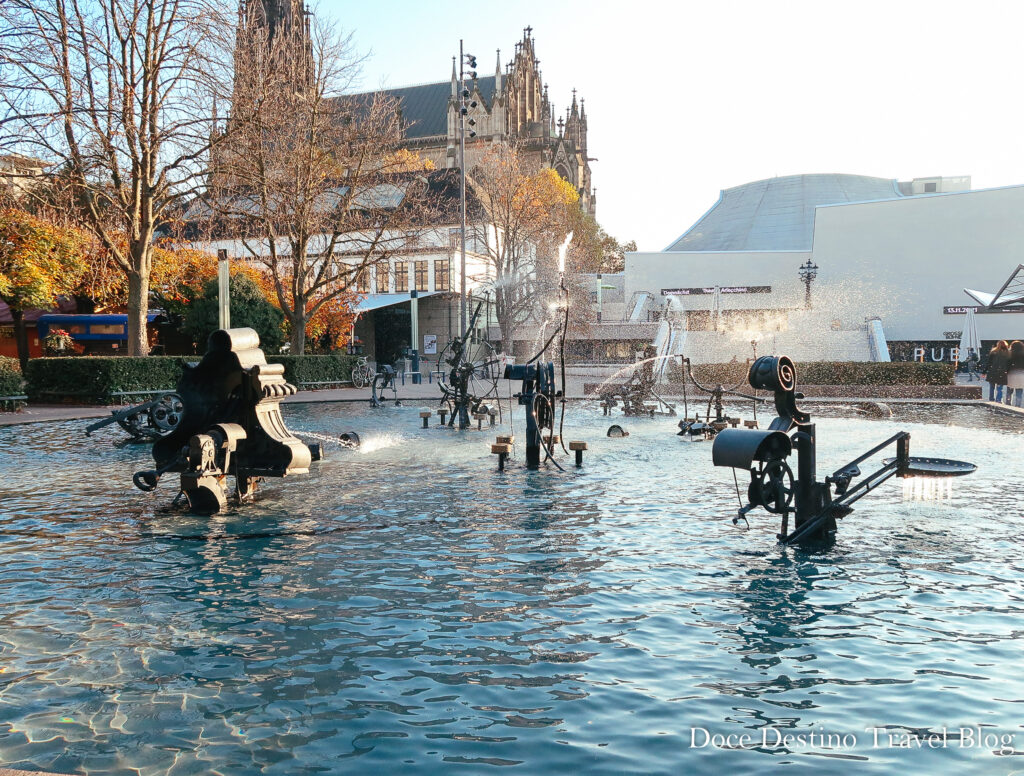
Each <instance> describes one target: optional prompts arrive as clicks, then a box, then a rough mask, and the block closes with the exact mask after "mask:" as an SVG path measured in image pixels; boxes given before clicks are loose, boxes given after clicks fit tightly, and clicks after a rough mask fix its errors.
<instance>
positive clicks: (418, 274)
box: [413, 261, 430, 291]
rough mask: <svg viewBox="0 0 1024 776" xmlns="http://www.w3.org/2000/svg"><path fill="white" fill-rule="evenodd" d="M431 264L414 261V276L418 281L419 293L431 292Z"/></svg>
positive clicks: (417, 288)
mask: <svg viewBox="0 0 1024 776" xmlns="http://www.w3.org/2000/svg"><path fill="white" fill-rule="evenodd" d="M429 274H430V262H427V261H414V262H413V275H414V280H415V281H416V290H417V291H429V290H430V278H429V277H428V275H429Z"/></svg>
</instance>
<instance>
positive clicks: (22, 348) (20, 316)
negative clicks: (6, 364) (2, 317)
mask: <svg viewBox="0 0 1024 776" xmlns="http://www.w3.org/2000/svg"><path fill="white" fill-rule="evenodd" d="M10 309H11V320H13V321H14V340H15V342H17V343H18V360H19V361H20V362H21V374H22V375H24V374H25V368H26V367H27V366H28V331H27V330H26V328H25V313H23V312H22V311H21V310H15V309H14V308H13V307H12V308H10Z"/></svg>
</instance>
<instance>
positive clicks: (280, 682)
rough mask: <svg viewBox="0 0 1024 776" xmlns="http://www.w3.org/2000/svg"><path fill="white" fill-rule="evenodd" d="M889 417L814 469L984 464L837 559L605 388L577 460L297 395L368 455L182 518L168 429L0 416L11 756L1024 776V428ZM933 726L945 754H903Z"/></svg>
mask: <svg viewBox="0 0 1024 776" xmlns="http://www.w3.org/2000/svg"><path fill="white" fill-rule="evenodd" d="M895 409H896V410H897V413H898V417H897V418H896V421H895V423H896V425H894V424H893V423H889V422H886V423H882V422H879V421H872V420H865V419H861V418H857V417H856V416H855V413H854V412H852V411H850V412H845V411H844V410H843V409H842V408H840V409H828V410H822V415H824V417H821V419H820V420H819V423H818V435H819V444H820V451H819V465H820V471H821V472H825V471H828V470H830V469H833V468H836V467H837V466H839V465H840V464H843V463H845V462H846V461H847V460H849V459H851V458H853V457H855V456H856V455H857V454H858V453H860V452H862V451H863V450H864V449H866V448H868V447H870V446H872V445H873V444H874V443H876V442H878V441H881V440H882V439H884V438H885V437H887V436H889V435H890V434H891V433H892V432H893V431H894V430H896V428H898V427H899V428H906V429H907V430H909V431H911V433H912V437H913V439H912V444H911V449H912V452H913V453H915V454H927V453H931V454H935V455H949V456H953V457H957V458H963V459H967V460H971V461H974V462H975V463H978V464H979V470H978V472H977V473H976V474H975V475H973V476H971V477H968V478H964V479H962V480H960V481H958V482H957V483H956V484H955V486H954V489H953V491H952V493H951V494H946V493H945V491H943V498H941V499H932V500H909V501H908V500H905V499H904V494H903V492H902V489H901V487H900V485H899V484H898V483H897V484H891V485H888V486H886V487H883V488H882V489H881V490H879V491H878V492H877V493H874V494H872V495H870V496H868V497H867V498H865V499H864V500H862V501H861V502H859V503H858V505H857V510H856V511H855V512H854V513H853V514H852V515H850V516H849V517H847V518H845V519H844V520H843V521H842V522H841V524H840V534H839V538H838V540H837V541H836V542H835V543H834V544H833V545H832V546H830V547H826V548H822V549H819V550H817V551H814V552H805V551H801V550H796V549H784V548H780V547H778V546H777V545H776V544H775V543H774V539H773V537H774V534H775V532H776V531H777V530H778V524H777V521H776V520H775V519H774V518H769V517H768V516H766V515H760V516H756V517H755V516H754V515H752V516H751V520H750V522H751V529H750V530H749V531H744V530H740V529H737V528H734V527H733V526H732V525H731V517H732V514H733V513H734V510H735V504H736V494H735V492H734V487H733V481H732V477H731V475H730V474H729V473H728V471H726V470H722V469H715V468H713V467H712V466H711V463H710V445H709V444H707V443H692V442H689V441H687V440H685V439H682V438H680V437H677V436H675V433H674V432H675V428H674V424H673V423H672V422H671V420H669V421H666V420H665V419H652V420H647V419H644V420H637V419H629V420H628V421H627V422H626V424H627V427H628V428H629V430H630V432H631V436H630V437H629V438H627V439H608V438H606V437H605V436H604V430H605V428H606V427H607V424H608V422H609V421H608V419H606V418H604V419H603V418H601V416H600V411H599V410H598V409H597V407H596V405H593V404H586V405H578V406H576V407H574V408H572V409H571V410H570V412H569V414H568V417H567V421H566V428H567V438H569V439H574V438H582V439H586V440H587V441H588V442H589V443H590V446H591V450H590V451H589V452H588V454H587V459H586V465H585V467H584V468H583V469H582V470H578V471H577V470H575V469H573V468H571V467H568V471H566V472H565V473H562V472H558V471H557V470H553V469H552V470H549V471H544V472H540V473H527V472H526V471H524V470H522V469H520V468H518V467H517V466H513V467H512V468H511V469H510V471H509V472H508V473H506V474H505V475H501V474H498V473H497V472H496V471H495V468H496V467H495V462H494V460H493V457H492V456H489V455H488V448H487V443H488V442H489V441H491V432H489V431H485V432H484V433H482V434H481V433H477V432H463V433H461V434H460V433H456V432H452V431H450V430H447V429H440V428H431V429H429V430H425V431H424V430H422V429H420V428H419V417H418V410H419V408H418V407H409V408H387V409H380V410H376V411H370V410H366V409H364V408H361V407H360V408H356V407H352V406H348V405H318V406H312V405H306V406H290V407H287V408H286V412H287V414H288V417H289V423H290V424H291V425H292V426H293V427H295V429H296V430H297V431H300V432H309V433H310V434H324V435H326V436H328V437H330V438H333V437H336V435H337V434H338V433H340V432H341V431H348V430H356V431H358V432H359V433H360V435H361V436H362V438H363V440H364V442H363V445H362V447H361V449H360V450H358V451H354V450H345V449H341V448H338V447H332V446H329V445H327V446H325V447H326V448H327V449H326V451H325V452H326V454H327V456H328V458H327V460H326V461H324V462H322V463H321V464H320V465H319V469H317V470H316V471H315V472H314V473H313V474H312V475H311V476H310V477H308V478H296V479H295V480H294V481H286V482H271V483H267V485H266V491H265V494H264V495H265V499H264V500H261V501H260V502H259V503H257V504H255V505H252V506H249V507H246V508H244V509H240V510H234V511H229V512H227V513H225V514H223V515H220V516H217V517H215V518H212V519H210V518H197V517H190V516H188V515H185V514H182V513H181V512H178V511H175V510H171V509H169V508H168V504H169V503H170V500H171V498H172V496H173V492H172V490H173V487H167V486H170V485H171V483H166V484H165V485H166V486H165V487H163V488H161V489H160V490H158V491H157V492H156V493H154V494H143V493H140V492H138V491H136V490H134V489H133V488H132V487H131V484H130V483H131V474H132V472H133V471H135V470H136V469H138V468H141V467H142V466H143V465H148V463H145V462H146V457H147V450H146V449H145V448H139V447H130V446H128V447H126V446H119V445H118V444H117V439H118V437H117V434H116V433H115V432H113V431H111V432H110V433H109V434H107V435H102V434H101V435H99V436H97V437H95V438H94V439H93V440H92V441H90V443H89V446H88V447H86V448H84V449H83V448H82V447H80V443H81V441H82V438H83V437H82V431H83V429H84V426H85V425H86V422H81V423H76V422H68V423H58V424H49V425H37V426H29V427H19V428H7V429H2V430H0V503H2V505H3V509H2V513H3V515H2V518H0V527H2V533H0V548H2V553H3V555H2V558H3V564H2V565H0V602H2V603H0V709H2V711H3V713H2V714H0V762H3V763H5V764H8V765H14V766H21V767H25V768H34V769H41V768H45V769H48V770H54V771H65V772H78V773H88V774H90V775H92V774H136V773H142V774H192V773H194V774H209V773H225V774H255V773H268V774H294V773H300V772H322V773H350V772H370V771H372V770H374V769H379V770H381V771H382V772H404V771H407V770H422V771H427V770H429V771H447V770H450V769H454V766H456V765H463V766H467V767H466V768H464V770H465V771H466V772H467V773H473V772H479V771H484V770H489V769H493V768H497V767H501V766H514V765H519V766H520V770H522V772H524V773H530V774H548V773H552V774H556V773H557V774H562V773H588V774H589V773H608V774H612V773H616V774H618V773H666V774H668V773H680V772H682V771H686V772H693V773H715V774H719V773H722V772H737V773H751V772H769V771H771V770H773V769H775V768H777V767H779V766H781V765H783V764H788V765H789V767H792V768H801V767H802V768H803V769H804V770H805V771H806V772H814V773H832V772H839V771H841V770H842V771H845V770H848V769H849V768H850V767H856V768H858V769H859V770H862V771H866V772H871V773H879V774H888V773H892V772H893V770H894V769H896V768H901V769H904V770H909V772H914V773H924V772H928V773H957V774H960V773H979V774H982V773H984V774H988V773H1009V772H1011V771H1013V770H1014V769H1015V768H1018V766H1015V765H1013V763H1016V762H1017V760H1016V759H1015V758H1013V757H1009V758H1008V757H1005V756H1003V755H1005V754H1007V751H1013V752H1020V751H1024V728H1022V727H1021V725H1024V716H1022V714H1021V709H1022V708H1024V705H1022V704H1024V681H1022V680H1021V678H1020V670H1019V662H1020V654H1021V636H1020V634H1021V625H1020V623H1021V622H1024V618H1022V615H1024V588H1022V583H1021V565H1022V563H1021V560H1020V556H1019V551H1018V548H1019V541H1020V540H1019V533H1020V524H1021V510H1020V507H1019V502H1018V498H1017V495H1016V491H1015V487H1016V483H1017V482H1019V480H1020V476H1021V475H1022V474H1024V471H1022V460H1024V456H1022V455H1021V454H1022V452H1024V437H1022V436H1021V434H1020V428H1004V425H1005V424H1007V423H1010V422H1013V421H1012V419H1006V418H1002V417H998V416H991V415H987V414H985V413H984V412H982V411H979V410H970V409H967V408H958V407H953V408H941V409H939V410H933V409H921V408H901V407H895ZM900 415H901V416H900ZM932 420H936V421H937V422H930V421H932ZM519 433H520V434H521V433H522V430H521V429H519ZM979 726H980V727H979ZM868 728H873V729H874V732H871V731H869V730H868ZM961 728H964V730H963V731H962V730H961ZM965 731H968V732H965ZM989 734H993V735H1000V736H1007V735H1008V736H1011V738H1012V744H1011V745H1010V747H1009V750H1007V748H1006V746H1004V745H1003V744H1002V743H1001V741H1002V739H998V738H996V739H986V737H985V736H986V735H989ZM744 735H745V736H747V737H748V738H747V739H746V740H745V741H744V743H743V744H742V746H741V748H722V747H720V746H717V745H715V744H712V743H711V742H712V741H716V742H729V741H738V740H739V737H740V736H744ZM716 736H717V738H716ZM829 736H832V737H831V738H830V737H829ZM842 736H846V738H845V739H844V738H842ZM849 736H854V737H855V738H856V741H855V744H854V745H849V746H848V745H847V743H849ZM879 736H880V737H879ZM929 736H931V737H932V738H931V739H929ZM914 740H917V741H922V740H933V741H939V740H941V741H943V742H944V746H932V747H928V746H926V747H914V746H910V747H901V746H896V745H895V744H892V743H891V742H893V741H895V742H900V741H914ZM844 742H845V743H844Z"/></svg>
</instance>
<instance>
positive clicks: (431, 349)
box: [423, 334, 437, 356]
mask: <svg viewBox="0 0 1024 776" xmlns="http://www.w3.org/2000/svg"><path fill="white" fill-rule="evenodd" d="M423 354H424V355H426V356H435V355H437V335H436V334H424V335H423Z"/></svg>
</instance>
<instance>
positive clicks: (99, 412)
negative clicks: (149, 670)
mask: <svg viewBox="0 0 1024 776" xmlns="http://www.w3.org/2000/svg"><path fill="white" fill-rule="evenodd" d="M584 379H586V380H587V382H593V378H582V377H581V378H572V377H570V378H569V379H568V381H567V383H568V388H567V391H566V395H567V396H568V397H569V398H570V399H581V398H583V382H584ZM956 382H957V385H978V384H980V385H981V387H982V395H983V396H984V397H986V398H987V397H988V383H986V382H984V381H981V382H980V383H979V382H977V381H975V382H971V381H968V380H967V379H966V377H965V376H964V375H957V381H956ZM370 393H371V391H370V389H369V388H337V389H333V390H326V391H302V392H300V393H298V394H296V395H295V396H289V397H288V398H287V399H285V400H284V402H285V403H292V402H297V403H308V402H368V401H369V400H370ZM393 395H394V394H392V393H391V392H390V391H389V392H387V393H386V394H385V398H387V399H389V400H390V399H391V397H392V396H393ZM440 396H441V392H440V389H439V388H438V387H437V383H423V384H421V385H413V384H412V383H411V382H409V383H406V384H405V385H399V386H398V398H399V399H400V400H402V401H403V402H406V403H420V402H422V403H424V404H432V403H434V402H436V401H437V399H439V398H440ZM665 398H666V399H670V400H672V401H678V400H680V397H678V396H666V397H665ZM805 401H806V402H807V403H817V402H820V403H837V404H842V403H848V402H851V401H882V402H885V403H889V404H898V403H904V402H909V403H921V402H928V403H930V404H982V405H985V406H988V407H991V408H993V409H1003V410H1005V411H1006V412H1008V413H1012V414H1015V415H1021V416H1024V410H1021V409H1018V408H1016V407H1009V406H1007V405H999V404H996V403H995V402H987V401H978V400H971V399H863V398H858V397H856V396H854V397H845V398H816V399H806V400H805ZM111 409H116V408H110V407H79V406H74V405H69V404H59V405H47V404H38V405H31V406H29V407H25V408H24V409H22V410H21V411H19V412H0V426H16V425H21V424H25V423H42V422H47V421H56V420H79V419H82V418H103V417H106V416H107V415H108V414H109V413H110V411H111ZM0 776H3V774H2V773H0Z"/></svg>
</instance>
